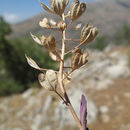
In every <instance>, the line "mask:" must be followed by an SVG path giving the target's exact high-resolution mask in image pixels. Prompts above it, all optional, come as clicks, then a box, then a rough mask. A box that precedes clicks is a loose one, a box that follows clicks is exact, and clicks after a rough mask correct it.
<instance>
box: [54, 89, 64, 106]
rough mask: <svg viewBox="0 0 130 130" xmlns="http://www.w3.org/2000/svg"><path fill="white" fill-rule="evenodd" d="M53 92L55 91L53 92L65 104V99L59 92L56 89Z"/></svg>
mask: <svg viewBox="0 0 130 130" xmlns="http://www.w3.org/2000/svg"><path fill="white" fill-rule="evenodd" d="M54 92H55V93H56V94H57V95H58V96H59V97H60V98H61V99H62V100H63V102H64V103H65V104H66V105H67V103H66V101H65V99H64V98H63V97H62V96H61V94H60V93H58V92H57V90H55V91H54Z"/></svg>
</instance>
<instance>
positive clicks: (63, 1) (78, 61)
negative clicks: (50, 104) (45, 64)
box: [25, 0, 98, 130]
mask: <svg viewBox="0 0 130 130" xmlns="http://www.w3.org/2000/svg"><path fill="white" fill-rule="evenodd" d="M69 1H70V0H50V5H51V8H49V7H47V6H46V5H45V4H43V3H42V2H40V4H41V5H42V7H43V8H44V9H45V10H46V11H47V12H49V13H52V14H54V15H59V17H60V19H61V21H60V22H59V23H57V22H55V21H54V20H52V19H51V20H48V19H47V18H43V20H42V21H40V22H39V25H40V26H41V27H42V28H47V29H52V30H53V31H54V29H55V28H57V29H58V30H59V32H61V33H60V34H61V35H62V48H57V43H56V39H55V37H54V36H52V35H49V36H41V37H40V38H38V37H36V36H35V35H33V34H32V33H31V36H32V38H33V39H34V41H35V42H36V43H38V44H39V45H41V46H43V47H44V48H45V49H46V50H48V51H49V54H50V57H51V58H52V59H53V60H54V61H56V62H58V63H59V64H60V65H59V71H55V70H48V69H43V68H40V67H39V66H38V65H37V64H36V62H35V61H34V60H32V59H31V58H30V57H28V56H27V55H25V56H26V58H27V62H28V64H29V65H30V66H31V67H33V68H35V69H38V70H40V71H41V73H40V74H39V75H38V80H39V83H40V85H41V86H42V87H43V88H45V89H46V90H49V91H53V92H55V93H56V94H57V95H58V96H59V97H60V98H61V99H62V100H63V102H64V104H65V105H67V106H68V108H69V109H70V111H71V113H72V115H73V117H74V119H75V121H76V123H77V125H78V127H79V129H80V130H86V129H87V128H86V127H87V126H86V125H87V120H86V117H87V107H86V99H85V97H84V96H83V95H82V99H81V108H80V119H79V118H78V116H77V114H76V112H75V110H74V108H73V107H72V104H71V102H70V100H69V97H68V94H67V92H66V89H65V85H66V84H68V83H70V81H71V74H72V73H73V72H74V71H75V70H77V69H79V68H80V67H82V66H83V65H85V64H86V63H87V62H88V56H89V55H88V52H87V51H84V52H83V51H82V49H80V46H81V45H83V44H88V43H90V42H91V41H92V40H94V38H95V37H96V36H97V34H98V29H97V28H96V27H93V26H92V25H90V24H86V25H85V26H84V27H83V28H82V30H81V36H80V39H69V38H66V30H67V29H68V28H70V26H71V24H72V23H73V22H74V21H75V20H77V19H78V18H79V17H80V16H81V15H82V14H83V13H84V12H85V10H86V3H80V2H79V0H74V1H73V3H72V5H71V6H70V11H69V12H68V13H67V14H65V13H64V11H65V8H66V6H67V5H68V3H69ZM66 19H70V22H69V23H67V20H66ZM79 28H81V23H80V24H78V25H76V26H75V27H73V29H75V30H78V29H79ZM68 40H69V41H79V44H78V45H77V46H75V47H74V48H72V49H71V50H70V51H67V52H66V43H67V41H68ZM69 53H72V57H71V66H68V67H65V66H64V57H65V55H67V54H69ZM65 68H70V70H69V71H67V72H65V71H64V70H65ZM44 72H46V73H44ZM58 85H59V86H60V89H59V90H57V87H58ZM59 91H60V92H59Z"/></svg>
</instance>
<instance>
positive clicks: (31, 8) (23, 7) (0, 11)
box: [0, 0, 94, 23]
mask: <svg viewBox="0 0 130 130" xmlns="http://www.w3.org/2000/svg"><path fill="white" fill-rule="evenodd" d="M80 1H87V2H90V1H94V0H80ZM41 2H43V3H45V4H47V5H48V6H49V0H41ZM71 2H72V0H71ZM40 12H43V9H42V7H41V6H40V4H39V2H38V0H0V15H2V16H3V17H4V19H5V20H6V21H7V22H9V23H17V22H19V21H22V20H25V19H27V18H29V17H32V16H34V15H36V14H38V13H40Z"/></svg>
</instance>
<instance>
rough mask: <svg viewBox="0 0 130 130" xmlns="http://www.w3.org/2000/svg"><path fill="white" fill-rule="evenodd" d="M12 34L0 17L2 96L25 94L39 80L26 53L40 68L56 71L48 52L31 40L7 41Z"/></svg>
mask: <svg viewBox="0 0 130 130" xmlns="http://www.w3.org/2000/svg"><path fill="white" fill-rule="evenodd" d="M10 32H11V31H10V27H9V25H8V24H7V23H6V22H4V20H3V18H2V17H0V96H6V95H10V94H13V93H18V92H23V91H24V90H26V89H28V88H29V87H30V86H29V85H30V82H31V83H34V82H35V81H36V80H37V75H38V73H39V71H37V70H34V69H33V68H31V67H30V66H29V65H28V64H27V61H26V58H25V53H26V54H27V55H29V56H30V57H32V58H33V59H34V60H35V61H36V62H37V63H38V65H39V66H40V67H43V68H49V69H56V64H55V62H54V61H52V60H51V58H50V57H49V56H48V52H47V51H45V50H43V49H42V48H41V47H40V46H39V45H37V44H36V43H34V41H33V40H32V39H30V38H22V39H12V40H10V39H9V40H7V39H6V37H5V36H6V35H7V34H9V33H10Z"/></svg>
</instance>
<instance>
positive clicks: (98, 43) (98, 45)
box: [88, 36, 107, 51]
mask: <svg viewBox="0 0 130 130" xmlns="http://www.w3.org/2000/svg"><path fill="white" fill-rule="evenodd" d="M106 46H107V44H106V38H105V36H100V37H97V38H96V40H95V41H94V43H91V44H90V45H88V47H89V48H90V49H97V50H100V51H102V50H104V49H105V47H106Z"/></svg>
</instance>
